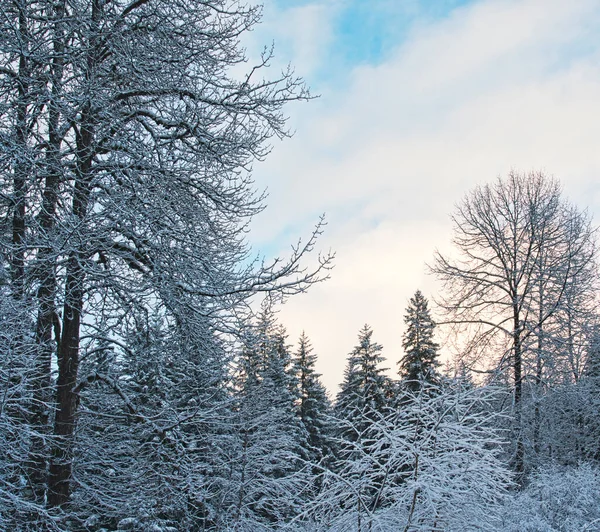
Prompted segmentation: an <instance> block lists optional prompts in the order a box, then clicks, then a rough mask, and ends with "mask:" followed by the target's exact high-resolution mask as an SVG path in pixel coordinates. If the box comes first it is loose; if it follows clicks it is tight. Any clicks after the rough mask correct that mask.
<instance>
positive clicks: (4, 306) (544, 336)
mask: <svg viewBox="0 0 600 532" xmlns="http://www.w3.org/2000/svg"><path fill="white" fill-rule="evenodd" d="M0 14H1V15H2V18H1V19H0V57H1V61H0V228H1V231H0V353H1V356H0V397H1V400H0V450H1V452H0V528H1V529H6V530H23V531H26V530H31V531H37V530H39V531H42V530H44V531H46V530H50V531H57V532H58V531H80V530H81V531H108V530H138V531H148V530H150V531H156V532H158V531H164V532H167V531H170V532H172V531H174V530H182V531H183V530H232V531H233V530H236V531H253V532H254V531H268V530H282V529H283V530H286V529H287V530H299V531H300V530H306V531H308V530H310V531H318V530H339V531H353V530H357V531H366V530H369V531H375V530H404V531H406V532H408V531H417V530H423V531H424V530H428V531H431V530H449V531H451V530H455V531H462V530H515V531H516V530H584V529H585V527H588V529H590V530H591V529H592V528H590V527H593V526H595V525H594V523H596V524H597V523H599V522H600V521H599V520H600V512H599V511H598V508H600V493H599V490H598V474H599V473H598V471H599V470H598V460H600V447H599V442H600V414H599V411H600V410H599V407H600V404H599V401H600V399H599V397H600V394H599V391H600V388H599V386H600V381H599V379H600V358H599V357H600V348H599V345H600V336H599V331H600V329H599V327H598V325H599V319H598V314H597V311H596V308H597V290H598V267H597V251H596V232H595V229H594V227H593V225H592V221H591V219H590V218H589V216H588V215H587V214H586V212H585V211H581V210H580V209H578V208H577V207H575V206H574V205H572V204H570V203H569V202H568V201H567V200H566V199H565V198H564V197H563V194H562V190H561V187H560V183H559V182H558V181H557V180H556V179H554V178H552V177H550V176H547V175H545V174H543V173H540V172H532V173H519V172H517V171H513V172H511V173H510V174H509V175H508V176H506V177H500V178H498V179H497V180H496V181H493V182H491V183H490V184H487V185H481V186H479V187H476V188H475V189H474V190H472V191H471V192H469V193H467V195H466V196H465V198H464V200H463V201H462V202H461V203H460V204H459V205H458V206H457V209H456V212H455V213H454V215H453V222H454V240H453V243H454V245H455V248H456V249H455V250H456V251H457V254H456V255H452V256H451V257H446V256H444V255H442V254H439V253H436V254H435V256H434V260H433V262H432V264H431V266H430V270H431V272H432V273H433V274H435V275H437V276H438V277H439V279H441V281H442V282H443V288H442V291H441V293H440V294H437V295H434V296H433V297H432V302H433V304H432V305H430V303H429V300H428V298H427V297H426V296H425V295H424V294H423V293H422V292H421V291H420V290H416V291H415V293H414V296H413V297H412V298H411V299H410V301H409V302H408V303H407V307H406V310H405V312H404V315H403V316H402V315H401V310H400V311H399V315H398V323H399V328H398V330H399V334H400V330H401V325H400V324H401V323H402V320H403V323H404V326H405V329H404V334H403V336H402V338H403V343H402V345H403V349H404V353H402V354H400V353H396V354H393V357H394V358H392V357H391V356H390V355H388V354H387V353H385V351H384V346H382V345H381V344H379V343H378V342H377V340H376V338H377V335H376V332H375V331H374V329H373V328H372V327H371V326H369V325H365V326H364V327H363V328H361V330H360V331H358V336H357V339H356V341H355V345H354V347H352V348H349V350H348V351H349V354H348V358H347V364H346V369H345V373H344V380H343V382H342V383H341V386H340V390H339V392H338V393H337V395H336V397H335V398H332V397H331V396H330V395H329V394H328V392H327V390H326V389H325V387H324V386H323V384H322V382H321V379H320V375H319V374H318V372H317V369H316V362H317V356H318V355H322V353H316V352H315V350H314V349H313V346H312V344H311V341H310V339H309V335H308V334H305V333H303V334H302V336H301V337H300V339H299V342H298V344H297V346H294V345H292V342H291V341H290V339H289V338H288V335H287V332H286V329H285V327H284V326H283V325H282V324H281V323H279V321H278V319H277V305H278V303H279V302H281V301H282V300H284V299H285V298H287V297H293V296H294V295H295V294H298V293H300V292H303V291H305V290H307V289H309V288H310V287H311V285H313V284H315V283H318V282H320V281H324V280H326V279H327V277H328V276H329V272H330V269H331V268H332V266H333V256H332V255H331V254H325V255H322V256H321V255H320V256H318V260H317V261H316V266H314V267H313V268H312V269H310V268H308V267H307V266H306V264H307V258H308V257H307V256H308V255H309V254H311V253H314V252H315V248H316V246H317V243H318V237H319V236H320V234H321V233H322V230H323V228H324V221H323V219H322V218H321V219H319V220H316V221H315V222H316V225H315V228H314V231H313V232H312V233H311V234H310V235H309V236H308V238H307V239H306V241H305V243H304V244H301V243H300V242H298V243H297V244H296V245H293V246H292V252H291V255H290V256H289V257H288V258H287V259H279V258H275V259H273V260H272V261H271V262H268V261H266V260H263V259H262V258H260V257H259V258H254V255H253V254H252V250H251V249H250V247H249V245H248V242H247V232H248V227H249V223H250V221H251V220H252V218H253V217H254V216H255V215H256V214H258V213H259V212H260V211H261V210H262V209H263V208H264V205H265V198H264V195H263V194H261V192H260V191H257V190H256V189H255V186H254V183H253V181H252V173H251V168H252V164H253V163H254V162H256V161H260V160H262V159H264V158H265V157H266V156H267V155H268V153H269V151H270V148H271V146H270V142H271V141H272V140H273V139H276V138H284V137H288V136H289V131H288V130H287V128H286V119H285V109H286V106H288V104H293V103H294V102H298V101H304V100H308V99H310V98H311V96H310V93H309V92H308V90H307V89H306V87H305V85H304V84H303V82H302V80H301V79H299V78H297V77H295V75H294V74H293V72H292V71H291V70H288V71H284V72H282V73H280V74H279V75H278V74H277V73H273V72H272V70H269V68H268V67H269V64H270V61H271V59H272V52H269V51H268V50H267V51H266V52H265V53H264V54H263V55H262V57H261V59H260V61H259V62H258V64H254V65H253V64H251V63H249V62H248V61H247V59H246V57H245V56H244V51H243V49H242V47H241V45H240V38H241V36H243V35H244V34H245V33H247V32H249V31H251V30H252V28H253V27H254V26H255V25H256V24H257V23H258V22H259V21H260V15H261V11H260V8H258V7H253V6H246V5H244V4H240V3H238V2H235V1H230V0H205V1H202V2H198V1H195V0H135V1H125V0H111V1H106V0H8V1H6V2H3V3H2V5H0ZM242 67H243V68H244V69H245V72H246V73H245V75H242V76H240V75H239V72H240V68H242ZM234 72H235V73H236V74H235V75H234ZM456 257H458V258H456ZM415 288H416V287H415ZM259 305H260V308H259V309H258V306H259ZM435 313H437V314H438V315H437V316H434V314H435ZM440 329H443V331H444V332H445V333H446V334H440ZM449 333H451V334H454V336H455V338H458V339H459V340H460V341H459V342H458V343H457V345H458V346H459V347H460V349H458V350H457V351H456V352H455V353H453V358H452V359H451V360H449V361H447V363H446V364H444V363H443V362H442V360H441V358H440V356H441V355H440V353H441V351H442V350H443V349H449V348H450V346H449V345H445V344H444V342H443V339H444V338H447V337H448V334H449ZM345 342H347V343H348V345H350V342H351V340H346V339H340V344H342V343H344V345H345ZM386 357H387V360H388V361H389V364H388V365H389V366H393V367H397V377H395V378H392V377H391V376H390V373H389V371H387V370H386V366H385V365H384V363H385V362H386ZM443 368H444V369H443ZM590 501H591V502H590ZM457 509H460V511H457Z"/></svg>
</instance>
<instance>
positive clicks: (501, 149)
mask: <svg viewBox="0 0 600 532" xmlns="http://www.w3.org/2000/svg"><path fill="white" fill-rule="evenodd" d="M271 42H274V43H275V47H276V48H275V51H276V58H275V60H274V62H273V69H275V70H276V69H279V68H284V67H285V66H286V65H287V64H288V63H290V64H292V65H293V66H294V67H295V69H296V72H297V74H298V75H301V76H302V77H304V79H305V80H306V81H307V83H308V84H309V85H310V87H311V89H312V91H313V93H315V94H319V95H320V97H319V98H318V99H316V100H313V101H311V102H308V103H302V104H295V105H291V106H290V107H288V109H287V111H288V113H289V116H290V120H289V125H290V127H291V128H292V129H293V130H294V131H295V132H296V133H295V135H294V137H293V138H291V139H287V140H285V141H283V142H281V143H279V142H276V143H275V144H274V145H273V152H272V153H271V155H270V156H269V157H268V158H267V160H266V161H265V162H264V163H260V164H257V165H256V166H255V169H254V170H255V171H254V177H255V179H256V182H257V185H258V186H259V187H261V188H262V187H267V188H268V191H269V198H268V207H267V208H266V209H265V211H264V212H263V213H262V214H261V215H260V216H258V217H257V219H256V220H255V222H254V224H253V230H252V233H251V235H250V237H251V241H252V243H253V245H254V247H255V249H256V250H257V251H258V252H261V253H264V254H265V255H267V256H274V255H278V254H283V255H285V253H286V252H287V250H289V246H290V244H292V243H293V242H294V241H295V240H296V239H297V238H298V237H306V236H307V234H308V233H309V232H310V230H311V227H312V225H313V224H314V223H315V222H316V220H317V218H318V216H319V214H321V213H323V212H325V213H326V216H327V220H328V223H329V225H328V227H327V231H326V233H325V234H324V235H323V237H322V238H321V241H320V247H321V249H324V250H327V249H328V248H332V249H333V250H334V251H336V253H337V260H336V264H337V266H336V268H335V270H334V271H333V274H332V278H331V280H330V281H328V282H327V283H323V284H321V285H319V286H316V287H314V288H313V289H312V290H310V291H309V292H308V293H307V294H303V295H301V296H298V297H296V298H292V299H291V300H290V301H289V302H288V303H287V304H286V305H284V307H283V308H282V310H281V319H282V321H283V322H284V323H285V324H286V326H287V327H288V331H289V333H290V340H291V341H294V340H295V339H296V338H297V336H298V335H299V333H300V331H302V330H303V329H304V330H306V332H307V334H308V335H309V337H310V338H311V339H312V341H313V344H314V345H315V349H316V351H317V352H318V353H319V355H320V361H319V364H320V366H319V369H320V370H321V372H322V373H323V376H324V379H325V382H326V384H327V386H328V387H329V388H330V389H331V390H335V388H336V386H337V383H339V382H340V380H341V377H342V373H343V367H344V364H345V359H346V355H347V353H348V352H350V350H351V349H352V346H353V345H354V342H355V340H356V335H357V333H358V331H359V329H360V328H361V327H362V325H363V324H364V323H365V322H367V323H369V324H370V325H371V326H372V327H373V329H374V337H375V339H376V340H377V341H379V342H380V343H382V344H383V346H384V355H385V356H387V357H388V366H390V367H394V366H395V362H396V360H398V358H399V357H400V356H401V355H402V352H401V335H402V332H403V325H402V315H403V312H404V309H405V307H406V304H407V301H408V299H409V298H410V297H411V296H412V294H413V293H414V291H415V290H416V289H421V290H422V291H423V292H424V293H425V295H427V296H429V297H430V298H433V297H435V294H436V292H437V291H438V290H439V286H437V284H436V281H435V280H434V279H432V278H431V277H430V276H428V275H427V273H426V268H425V264H426V262H427V261H429V260H430V259H431V257H432V255H433V251H434V250H435V249H436V248H437V249H440V250H449V246H450V244H449V242H450V237H451V234H450V223H449V216H450V214H451V213H452V210H453V208H454V204H455V203H456V202H457V201H459V200H460V199H461V197H462V196H463V195H464V194H465V193H467V192H468V191H469V189H470V188H472V187H473V186H474V185H476V184H479V183H482V182H487V181H491V180H493V179H495V178H496V177H497V176H499V175H500V176H501V175H506V173H507V172H508V171H509V170H510V169H512V168H514V169H517V170H520V171H529V170H543V171H545V172H546V173H548V174H551V175H554V176H556V177H557V178H559V179H560V180H561V182H562V183H563V186H564V192H565V195H566V196H567V197H569V198H570V199H571V200H572V201H573V202H574V203H576V204H577V205H578V206H580V207H581V208H588V209H589V211H590V212H591V213H593V214H594V215H595V216H596V220H598V219H599V217H600V149H598V145H599V143H600V0H577V1H574V2H567V1H565V0H477V1H475V2H457V1H444V0H441V1H429V2H425V1H419V0H397V1H392V0H370V1H367V0H362V1H359V0H304V1H298V0H265V6H264V20H263V23H262V24H261V25H260V26H259V27H258V28H257V29H256V30H255V31H254V32H253V33H252V34H251V36H250V37H249V38H248V39H247V41H245V43H244V44H245V45H246V46H247V47H248V52H249V55H250V56H252V55H253V54H256V53H258V51H259V50H260V49H262V47H263V46H264V45H269V44H270V43H271Z"/></svg>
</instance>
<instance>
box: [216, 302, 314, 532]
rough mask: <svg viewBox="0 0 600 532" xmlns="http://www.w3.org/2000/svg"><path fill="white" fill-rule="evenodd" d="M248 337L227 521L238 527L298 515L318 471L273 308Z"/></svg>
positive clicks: (269, 523)
mask: <svg viewBox="0 0 600 532" xmlns="http://www.w3.org/2000/svg"><path fill="white" fill-rule="evenodd" d="M246 338H247V344H246V345H245V346H244V349H243V351H242V354H241V360H240V361H239V366H240V372H241V374H240V377H239V379H238V382H239V385H238V386H239V390H238V392H237V397H236V403H237V407H236V411H237V413H236V417H235V423H236V431H237V435H236V440H235V449H234V454H233V456H232V466H231V467H232V476H231V482H230V487H229V491H230V495H229V497H230V502H229V510H228V516H227V520H228V522H229V523H230V524H231V526H233V527H234V528H235V527H238V528H240V529H249V530H250V529H253V530H261V529H262V528H264V527H280V526H282V525H283V524H284V523H286V522H287V521H289V520H290V519H291V518H293V517H294V516H295V515H296V513H297V512H298V511H299V509H300V508H301V507H302V504H303V501H304V499H305V498H306V496H307V495H308V494H309V493H310V492H311V487H312V486H311V475H312V471H311V468H310V464H307V462H306V460H305V457H304V449H306V447H307V433H306V430H305V428H304V426H303V424H302V422H301V420H300V417H299V415H298V409H297V406H296V396H295V393H293V391H294V390H296V389H297V386H296V381H295V377H294V375H293V373H292V371H291V369H292V368H291V367H290V354H289V350H288V347H287V345H286V342H285V338H286V336H285V331H284V330H283V329H282V327H281V326H278V325H277V324H276V323H275V318H274V314H273V312H272V311H271V309H270V307H268V306H267V307H263V309H262V311H261V314H260V316H259V319H258V323H257V325H256V326H255V328H254V329H253V330H250V331H249V332H248V334H247V336H246Z"/></svg>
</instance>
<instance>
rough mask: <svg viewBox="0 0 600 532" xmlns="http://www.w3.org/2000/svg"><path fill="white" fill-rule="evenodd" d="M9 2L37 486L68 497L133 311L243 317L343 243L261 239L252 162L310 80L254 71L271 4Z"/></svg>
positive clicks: (225, 327) (39, 493) (13, 206)
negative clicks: (255, 226) (84, 430)
mask: <svg viewBox="0 0 600 532" xmlns="http://www.w3.org/2000/svg"><path fill="white" fill-rule="evenodd" d="M0 14H1V17H0V18H1V21H0V58H1V64H2V66H1V68H0V117H1V118H2V122H1V125H0V148H1V149H0V174H1V175H0V186H1V188H2V194H1V195H0V216H1V218H2V219H1V223H2V228H3V232H2V235H1V238H2V244H3V250H6V256H4V257H3V259H2V260H3V263H2V268H6V269H7V271H8V272H9V275H10V286H11V292H12V296H13V297H15V299H22V300H23V301H25V300H26V301H28V302H31V301H33V302H34V306H33V307H28V308H27V312H28V313H29V317H30V319H29V320H28V322H29V323H30V326H29V331H28V338H34V339H35V344H36V349H35V350H33V353H32V355H31V357H32V358H33V359H34V360H35V364H34V367H36V371H35V372H34V373H33V374H31V375H30V376H31V379H30V382H29V384H28V389H29V392H28V393H29V399H30V405H29V407H28V410H29V412H30V414H31V417H30V424H31V426H32V427H33V429H32V431H31V433H30V438H29V440H28V443H29V447H30V450H29V454H30V456H29V458H28V460H27V461H26V462H27V464H29V466H30V473H29V475H28V477H29V478H30V479H32V487H33V495H32V499H35V500H37V501H44V500H47V501H48V505H49V506H51V507H64V508H66V506H67V505H68V503H69V501H70V499H71V492H72V487H73V486H74V485H75V484H74V483H73V482H72V473H73V459H74V452H75V450H76V449H79V450H80V451H82V450H83V447H81V446H80V447H78V444H77V441H76V435H77V431H76V425H77V422H78V417H79V408H80V407H81V408H84V409H85V408H86V407H85V405H83V403H82V399H86V398H88V397H89V396H90V395H91V394H93V393H95V391H97V390H98V389H99V387H98V386H92V385H91V384H92V383H90V385H89V386H88V385H87V384H85V382H87V379H88V377H89V375H87V374H82V371H84V370H85V371H87V368H84V367H83V366H82V363H83V362H82V361H84V360H85V359H86V357H87V356H88V354H89V353H98V352H101V351H106V344H107V343H108V344H112V347H113V348H114V352H115V354H116V358H117V359H119V358H120V357H122V356H123V354H124V353H125V351H126V348H125V347H123V346H124V345H125V342H124V340H125V339H126V338H127V335H128V332H129V331H128V322H129V317H130V316H131V315H132V314H136V315H143V314H148V315H152V314H153V313H155V312H156V311H158V312H159V314H162V315H164V317H165V320H166V323H168V327H179V328H180V329H185V330H192V329H193V324H194V323H195V320H196V318H193V317H192V316H193V315H194V314H196V315H198V316H199V317H200V318H202V319H206V320H207V322H208V330H209V331H211V332H210V334H213V333H214V332H215V331H219V332H221V333H228V334H231V333H235V332H236V329H237V323H238V322H237V320H238V319H239V317H240V314H243V313H244V312H245V310H246V308H247V301H248V300H249V298H251V297H252V296H253V295H255V294H256V293H258V292H277V293H278V294H279V295H285V294H288V295H289V294H292V293H294V292H297V291H298V290H299V289H304V288H305V287H306V286H308V285H309V284H311V283H312V282H313V281H315V280H317V279H319V278H321V277H322V276H321V274H320V273H317V272H318V271H321V272H322V271H323V270H322V268H323V267H327V265H328V260H329V259H328V258H326V257H325V258H323V262H322V263H321V264H320V265H319V266H317V268H316V270H315V271H312V272H309V271H305V270H304V269H303V267H302V266H301V264H300V261H301V257H302V256H303V255H304V254H305V253H306V252H307V251H309V250H310V249H312V248H313V246H314V243H315V240H314V238H315V237H316V236H317V234H318V233H319V232H320V227H318V228H317V229H316V232H315V233H314V234H313V235H312V238H309V240H308V242H307V245H306V246H304V247H298V248H295V250H294V252H293V253H292V256H291V258H290V259H289V261H287V262H285V263H284V262H281V261H278V260H275V262H273V263H272V264H268V263H263V262H261V261H258V260H255V261H253V260H252V258H251V257H250V256H249V249H248V246H247V245H246V242H245V234H246V227H247V224H248V223H249V220H250V218H251V217H252V216H253V215H254V214H256V213H257V212H259V211H260V210H261V208H262V206H263V196H262V195H261V194H260V193H257V192H256V191H255V189H254V186H253V183H252V179H251V176H250V174H249V172H248V168H250V166H251V163H252V161H255V160H257V159H262V158H263V157H264V156H266V154H267V153H268V151H269V149H270V147H269V146H267V144H266V142H267V140H268V139H269V138H271V137H273V136H278V137H285V136H287V130H286V127H285V118H284V115H283V112H282V110H283V106H284V105H285V104H286V103H288V102H290V101H293V100H298V99H305V98H307V97H308V93H307V91H306V89H305V88H304V86H303V85H302V82H301V81H300V80H298V79H297V78H295V77H294V76H293V75H292V74H291V73H290V72H287V73H286V72H284V73H282V74H281V75H279V76H276V77H275V78H274V79H267V78H266V77H265V76H263V75H262V73H263V72H264V70H265V68H266V67H267V66H268V63H269V59H270V54H269V53H266V54H265V55H264V56H263V57H262V58H261V59H260V60H259V63H258V64H257V65H256V66H254V67H251V68H250V67H249V69H248V73H247V75H243V74H242V73H241V70H240V68H239V67H240V64H241V63H243V62H244V60H245V57H244V55H243V50H242V49H241V47H240V44H239V39H240V35H242V34H243V33H244V32H247V31H249V30H251V28H252V27H253V26H254V25H255V24H256V23H257V22H258V21H259V19H260V8H258V7H253V6H240V5H239V4H238V2H235V1H233V0H232V1H229V0H208V1H206V2H195V1H191V0H182V1H179V0H166V1H163V0H148V1H142V2H130V1H129V0H115V1H111V2H105V1H103V0H81V1H76V2H67V1H65V0H58V1H49V0H34V1H32V2H29V1H27V2H24V1H21V0H10V1H8V2H2V3H1V5H0ZM234 69H235V72H233V70H234ZM25 250H27V252H25ZM188 311H189V312H188ZM204 330H206V329H204ZM193 351H194V353H195V356H198V357H202V356H204V355H205V353H204V352H203V351H197V350H195V349H194V350H193ZM174 352H177V353H180V352H181V351H179V350H176V351H174ZM207 356H208V355H207ZM54 370H56V371H55V374H53V371H54ZM157 371H159V369H157ZM101 376H102V377H104V375H101ZM98 379H100V377H98ZM92 380H93V379H92ZM209 380H210V379H209ZM98 382H100V380H98V381H96V382H95V383H94V384H97V383H98ZM103 382H104V381H103ZM102 386H108V387H109V388H110V386H109V385H108V384H106V382H105V384H104V385H102ZM84 388H85V393H83V394H80V393H79V392H80V391H83V389H84ZM114 389H115V388H114V387H113V391H114ZM140 390H143V389H140ZM115 393H116V392H115ZM140 393H144V392H143V391H140ZM116 395H117V396H118V395H119V394H118V393H116ZM150 402H152V401H150ZM154 404H155V406H156V407H157V408H158V407H159V401H158V400H156V401H155V402H154ZM82 405H83V406H82ZM126 408H128V407H126ZM51 414H52V415H51ZM154 415H155V416H159V414H158V413H156V412H155V414H154ZM172 430H175V429H172ZM46 479H47V481H46Z"/></svg>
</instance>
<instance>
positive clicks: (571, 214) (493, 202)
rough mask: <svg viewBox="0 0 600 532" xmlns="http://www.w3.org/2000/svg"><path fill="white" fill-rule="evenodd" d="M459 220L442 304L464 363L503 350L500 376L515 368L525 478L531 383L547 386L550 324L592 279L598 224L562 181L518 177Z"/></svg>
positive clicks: (440, 260) (518, 460)
mask: <svg viewBox="0 0 600 532" xmlns="http://www.w3.org/2000/svg"><path fill="white" fill-rule="evenodd" d="M453 222H454V238H453V242H454V244H455V247H456V249H457V251H458V256H457V258H450V257H446V256H444V255H442V254H440V253H437V254H436V256H435V262H434V265H433V266H432V268H431V269H432V271H433V272H434V273H436V274H437V275H438V277H439V278H440V279H441V280H442V281H443V282H444V292H443V296H442V297H441V298H440V300H439V305H440V306H441V307H442V308H443V309H444V310H445V311H446V313H447V319H446V321H447V323H451V324H452V325H453V326H454V327H455V329H456V330H457V332H459V333H461V335H462V337H463V338H466V339H467V348H468V349H467V353H466V357H465V360H467V361H469V362H470V363H471V364H475V363H476V362H477V361H479V362H481V360H482V358H481V356H480V355H482V354H487V353H490V352H493V350H494V349H496V353H497V356H496V358H495V359H494V360H493V363H494V364H495V366H496V369H498V368H499V369H505V368H506V367H507V366H510V368H511V370H512V383H513V384H512V389H513V404H514V419H515V427H514V429H515V437H514V441H515V451H514V459H513V466H514V469H515V471H516V472H517V473H518V474H519V476H520V478H522V476H523V473H524V471H525V445H524V434H523V431H524V428H525V427H524V425H523V383H524V381H525V378H526V377H529V376H532V377H534V378H535V379H538V378H541V373H540V372H541V371H542V370H543V364H542V360H541V356H542V353H543V349H544V342H545V341H546V340H544V338H546V332H549V331H547V326H548V325H549V323H550V322H551V319H552V318H553V317H554V316H556V315H557V314H558V312H559V311H560V309H561V308H563V306H564V303H565V294H566V292H567V290H566V289H567V287H568V285H569V283H570V282H572V281H573V280H574V279H577V278H578V277H580V276H583V275H586V274H587V272H589V271H590V270H589V265H590V263H591V262H592V261H593V260H594V256H595V249H594V246H593V245H592V243H591V242H592V234H593V233H592V230H591V226H590V221H589V218H588V217H587V215H586V214H584V213H581V212H579V211H577V210H576V209H575V208H573V207H572V206H571V205H569V204H568V203H567V202H566V201H565V200H564V199H562V197H561V190H560V186H559V183H558V181H556V180H555V179H553V178H549V177H547V176H545V175H544V174H542V173H529V174H519V173H517V172H511V173H510V174H509V175H508V176H507V178H506V179H500V178H499V179H498V180H497V181H496V182H495V183H493V184H491V185H484V186H478V187H476V188H475V189H474V190H473V191H472V192H471V193H469V194H468V195H467V196H466V197H465V198H464V199H463V201H462V202H461V203H460V204H459V205H458V207H457V210H456V213H455V214H454V215H453ZM535 339H538V341H534V340H535ZM469 357H470V359H469ZM488 357H489V356H488ZM488 360H489V358H488ZM531 360H533V363H531Z"/></svg>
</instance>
